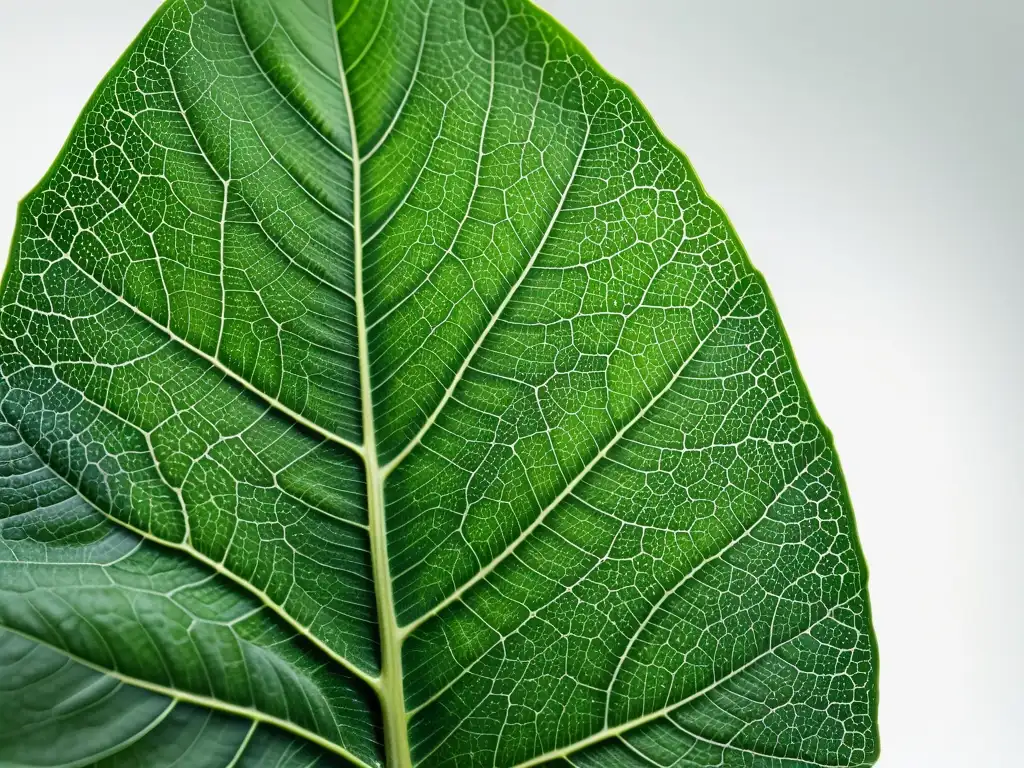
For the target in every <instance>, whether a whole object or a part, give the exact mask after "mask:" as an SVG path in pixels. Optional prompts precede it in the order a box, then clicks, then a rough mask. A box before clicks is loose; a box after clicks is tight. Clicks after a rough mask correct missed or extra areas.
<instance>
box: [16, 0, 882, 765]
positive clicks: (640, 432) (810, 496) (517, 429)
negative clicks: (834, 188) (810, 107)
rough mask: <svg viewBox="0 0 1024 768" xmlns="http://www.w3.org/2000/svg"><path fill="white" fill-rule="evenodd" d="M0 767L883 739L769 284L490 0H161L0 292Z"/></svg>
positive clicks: (852, 565)
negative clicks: (765, 283)
mask: <svg viewBox="0 0 1024 768" xmlns="http://www.w3.org/2000/svg"><path fill="white" fill-rule="evenodd" d="M0 372H2V381H0V667H2V669H3V671H2V674H0V762H3V763H4V764H16V765H33V766H45V765H58V764H59V765H75V766H85V765H90V766H111V767H114V766H116V767H117V768H120V767H121V766H136V765H138V766H154V767H156V768H159V767H160V766H171V765H189V766H198V767H199V768H206V767H207V766H209V768H230V767H232V766H279V767H280V768H299V766H313V765H318V766H319V765H323V766H352V765H356V766H364V767H365V766H377V765H381V766H384V765H386V766H389V768H408V767H409V766H412V765H417V766H431V767H433V766H438V767H441V766H445V767H448V766H460V767H462V766H480V767H481V768H483V767H484V766H486V767H488V768H525V767H526V766H542V765H543V766H550V767H551V768H556V767H557V768H566V767H567V766H578V767H579V768H591V767H594V768H596V767H597V766H602V767H603V766H613V767H621V768H636V767H639V766H648V765H654V766H661V767H663V768H669V767H670V766H672V767H673V768H705V767H708V768H709V767H710V766H726V767H728V768H738V767H739V766H743V767H744V768H797V767H798V766H808V765H813V766H867V765H870V764H872V763H873V762H874V760H875V758H876V755H877V737H876V734H875V706H876V698H877V693H876V679H875V678H876V672H875V669H876V661H875V649H874V640H873V635H872V630H871V625H870V611H869V606H868V600H867V592H866V570H865V567H864V564H863V559H862V557H861V555H860V551H859V545H858V543H857V538H856V533H855V531H854V524H853V517H852V512H851V509H850V505H849V500H848V496H847V493H846V490H845V486H844V482H843V479H842V475H841V472H840V469H839V466H838V463H837V459H836V455H835V451H834V448H833V445H832V441H831V437H830V435H829V434H828V432H827V430H826V429H825V428H824V426H823V425H822V423H821V420H820V419H819V417H818V416H817V414H816V412H815V411H814V409H813V406H812V404H811V402H810V399H809V397H808V395H807V392H806V389H805V387H804V385H803V383H802V381H801V379H800V376H799V373H798V371H797V370H796V368H795V363H794V360H793V355H792V352H791V350H790V349H789V345H788V342H787V340H786V338H785V334H784V332H783V331H782V329H781V326H780V324H779V321H778V317H777V314H776V312H775V309H774V306H773V304H772V301H771V299H770V296H769V294H768V292H767V289H766V287H765V285H764V282H763V280H762V278H761V276H760V275H759V274H758V273H757V272H756V271H755V270H754V269H753V268H752V267H751V265H750V263H749V261H748V259H747V257H746V255H745V254H744V252H743V250H742V248H741V246H740V244H739V242H738V240H737V238H736V236H735V234H734V233H733V231H732V229H731V227H730V225H729V223H728V221H727V220H726V219H725V217H724V215H723V214H722V212H721V211H720V210H719V208H718V207H717V206H716V205H715V204H714V203H713V202H712V201H710V200H709V199H708V197H707V195H706V193H705V192H704V190H703V189H702V187H701V186H700V183H699V182H698V180H697V179H696V177H695V176H694V173H693V171H692V170H691V168H690V166H689V165H688V163H687V161H686V160H685V158H684V157H683V156H682V155H681V154H680V153H679V152H678V151H677V150H676V149H675V148H673V147H672V146H671V145H670V144H669V143H668V142H667V141H666V140H665V139H664V138H663V137H662V136H661V135H660V134H659V133H658V131H657V130H656V129H655V128H654V126H653V124H652V122H651V119H650V118H649V116H648V115H647V114H646V112H645V111H644V110H643V108H642V107H641V106H640V105H639V103H638V101H637V99H636V98H635V97H634V96H633V95H632V93H631V92H630V91H629V90H628V89H627V88H625V87H624V86H623V85H622V84H620V83H618V82H617V81H615V80H613V79H612V78H610V77H609V76H608V75H607V74H606V73H604V71H603V70H601V69H600V67H599V66H598V65H596V64H595V63H594V62H593V60H592V59H591V58H590V56H589V54H588V53H587V52H586V51H585V49H583V47H582V46H581V45H580V44H579V43H578V42H577V41H575V40H574V39H573V38H572V37H571V36H570V35H569V34H568V33H566V32H565V31H564V30H563V29H562V28H561V27H559V26H558V25H557V24H556V23H555V22H554V21H552V20H551V19H550V18H548V17H547V16H546V15H545V14H543V13H542V12H541V11H539V10H537V9H536V8H534V7H533V6H531V5H529V4H528V3H525V2H521V0H336V2H333V3H332V2H329V0H205V2H204V1H203V0H169V2H167V3H166V4H165V5H164V6H163V7H162V8H161V10H160V11H159V12H158V14H157V15H156V16H155V17H154V19H153V20H152V21H151V22H150V24H149V25H148V26H147V27H146V29H145V30H144V31H143V32H142V33H141V35H140V37H139V38H138V39H137V40H136V42H135V43H134V44H133V45H132V47H131V48H130V49H129V50H128V52H127V53H126V54H125V55H124V56H123V57H122V59H121V61H120V62H119V63H118V64H117V65H116V66H115V67H114V69H113V70H112V72H111V73H110V75H109V76H108V77H107V79H106V80H105V81H104V83H103V84H102V85H101V86H100V88H99V89H98V90H97V92H96V94H95V95H94V96H93V98H92V100H91V101H90V103H89V105H88V106H87V107H86V109H85V111H84V112H83V114H82V116H81V118H80V120H79V122H78V124H77V126H76V128H75V130H74V132H73V134H72V136H71V137H70V139H69V140H68V143H67V145H66V147H65V149H64V150H63V152H62V153H61V155H60V157H59V158H58V160H57V162H56V163H55V165H54V166H53V168H52V169H51V170H50V172H49V173H48V174H47V176H46V178H45V179H44V180H43V182H42V183H41V184H40V185H39V186H38V187H37V188H36V189H35V190H34V191H33V192H32V193H30V195H29V196H28V197H27V198H26V199H25V201H24V203H23V204H22V207H21V210H20V215H19V221H18V231H17V234H16V236H15V241H14V245H13V249H12V253H11V259H10V262H9V265H8V268H7V272H6V275H5V277H4V282H3V289H2V298H0Z"/></svg>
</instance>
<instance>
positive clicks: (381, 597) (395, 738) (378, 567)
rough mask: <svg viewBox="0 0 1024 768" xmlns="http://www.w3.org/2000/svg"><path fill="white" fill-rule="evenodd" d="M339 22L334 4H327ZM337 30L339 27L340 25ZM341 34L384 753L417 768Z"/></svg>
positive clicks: (391, 764) (395, 766) (390, 760)
mask: <svg viewBox="0 0 1024 768" xmlns="http://www.w3.org/2000/svg"><path fill="white" fill-rule="evenodd" d="M327 4H328V7H329V12H330V13H331V18H332V20H333V19H334V7H333V3H331V2H330V0H328V3H327ZM335 28H337V23H335ZM338 35H340V30H338V32H337V34H335V36H334V46H335V51H336V53H337V62H338V77H339V79H340V81H341V90H342V94H343V96H344V99H345V110H346V113H347V114H346V116H347V119H348V125H349V139H350V143H351V155H352V242H353V268H354V272H355V305H356V335H357V339H358V347H359V394H360V396H359V400H360V404H361V407H362V417H363V423H362V426H363V450H362V458H363V465H364V467H365V470H366V511H367V518H368V523H369V533H370V561H371V564H372V568H373V583H374V590H375V592H376V598H377V627H378V631H379V634H380V678H379V682H378V685H377V686H376V693H377V697H378V698H379V700H380V707H381V717H382V720H383V724H384V751H385V760H386V761H387V766H388V768H412V754H411V751H410V749H409V729H408V717H407V715H406V711H405V691H404V686H403V680H402V634H401V632H400V630H399V627H398V619H397V617H396V614H395V599H394V592H393V589H392V586H391V565H390V563H389V561H388V541H387V524H386V521H385V519H384V475H383V473H382V472H381V467H380V463H379V459H378V456H377V438H376V432H375V429H374V424H373V387H372V383H371V381H370V353H369V344H368V339H367V330H366V306H365V301H364V300H363V295H364V294H363V229H362V212H361V197H362V190H361V188H360V173H361V169H360V163H361V159H360V156H359V137H358V134H357V132H356V120H355V112H354V110H353V109H352V98H351V95H350V94H349V89H348V78H347V77H346V75H345V65H344V62H343V59H342V54H341V41H340V39H339V38H338Z"/></svg>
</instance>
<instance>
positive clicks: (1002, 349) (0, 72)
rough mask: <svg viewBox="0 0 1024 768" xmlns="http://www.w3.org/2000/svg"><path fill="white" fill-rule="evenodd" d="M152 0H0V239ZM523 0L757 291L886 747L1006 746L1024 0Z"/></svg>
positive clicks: (1016, 706) (990, 752)
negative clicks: (829, 450)
mask: <svg viewBox="0 0 1024 768" xmlns="http://www.w3.org/2000/svg"><path fill="white" fill-rule="evenodd" d="M156 5H157V3H156V2H154V0H89V1H88V2H85V0H33V1H32V2H25V1H24V0H0V12H2V14H0V104H2V107H0V115H2V119H0V241H2V242H4V243H6V242H8V241H9V238H10V233H11V231H12V230H13V226H14V214H15V205H16V203H17V200H18V199H19V198H20V197H21V196H23V195H24V194H25V193H26V192H27V191H28V190H29V189H30V188H31V187H32V186H33V185H34V184H35V183H36V182H37V181H38V180H39V178H40V177H41V176H42V175H43V173H44V172H45V170H46V168H47V166H48V165H49V164H50V162H51V161H52V160H53V158H54V157H55V156H56V154H57V152H58V150H59V148H60V146H61V144H62V143H63V141H64V138H65V137H66V135H67V133H68V131H69V130H70V128H71V126H72V125H73V123H74V121H75V118H76V116H77V114H78V111H79V110H80V109H81V108H82V106H83V105H84V104H85V101H86V99H87V98H88V97H89V94H90V93H91V92H92V90H93V88H94V87H95V86H96V85H97V84H98V83H99V81H100V79H101V78H102V76H103V74H104V73H105V72H106V70H107V69H108V68H109V67H110V66H111V65H112V64H113V62H114V61H115V59H116V58H117V57H118V55H120V53H121V52H122V51H123V50H124V48H125V47H127V45H128V43H129V42H130V41H131V40H132V38H133V37H134V36H135V34H136V33H137V32H138V31H139V30H140V29H141V27H142V25H143V24H144V22H145V20H146V19H147V18H148V17H149V15H150V14H151V13H152V11H153V9H154V8H155V7H156ZM542 5H544V7H546V8H548V9H549V10H551V11H552V12H553V13H554V14H555V15H556V16H557V17H558V18H559V19H560V20H562V21H563V22H564V23H565V25H566V26H567V27H568V28H569V29H571V30H572V31H573V32H574V33H575V34H576V35H577V36H579V37H580V38H581V39H582V40H583V41H584V42H585V43H586V44H587V45H588V46H589V47H590V48H591V50H592V52H593V53H594V55H595V57H596V58H597V59H598V61H600V62H601V63H603V64H604V65H605V66H606V67H607V68H608V69H609V70H610V71H611V72H612V73H613V74H615V75H617V76H618V77H620V78H622V79H623V80H624V81H626V82H627V83H629V84H630V85H631V86H633V87H634V89H635V90H636V92H637V93H638V94H639V96H640V98H641V99H642V100H643V101H644V102H645V103H646V104H647V106H648V107H649V108H650V110H651V112H652V113H653V114H654V116H655V119H656V120H657V121H658V123H659V124H660V125H661V126H662V128H663V129H664V131H665V133H666V134H667V135H668V136H669V137H670V138H671V139H672V140H673V141H674V142H675V143H677V144H678V145H679V146H681V147H682V148H683V149H684V150H685V151H686V152H687V154H688V155H689V157H690V159H691V160H692V162H693V164H694V167H695V168H696V169H697V172H698V173H699V174H700V176H701V178H702V180H703V182H704V184H705V186H706V187H707V189H708V190H709V191H710V193H711V194H712V195H713V196H714V197H715V198H716V199H717V200H718V201H719V202H720V203H721V204H722V205H723V207H724V208H725V210H726V211H727V212H728V214H729V215H730V218H732V220H733V222H734V224H735V225H736V229H737V231H738V232H739V233H740V236H741V237H742V238H743V240H744V243H745V244H746V246H747V249H748V251H749V252H750V255H751V258H752V259H753V261H754V263H755V264H756V265H757V266H758V267H759V268H760V269H761V270H762V271H763V272H764V273H765V275H766V277H767V279H768V283H769V285H770V286H771V287H772V289H773V291H774V294H775V297H776V300H777V302H778V306H779V308H780V311H781V314H782V318H783V321H784V322H785V325H786V327H787V329H788V331H789V334H790V336H791V337H792V341H793V345H794V347H795V349H796V352H797V355H798V358H799V361H800V365H801V368H802V370H803V373H804V376H805V378H806V379H807V382H808V386H809V388H810V390H811V393H812V394H813V396H814V398H815V401H816V403H817V405H818V407H819V410H820V411H821V413H822V416H823V417H824V419H825V421H826V423H827V424H828V425H829V426H830V427H831V428H832V430H833V432H834V433H835V438H836V443H837V446H838V449H839V453H840V456H841V458H842V461H843V466H844V468H845V470H846V474H847V479H848V481H849V485H850V489H851V493H852V496H853V502H854V505H855V508H856V512H857V520H858V524H859V527H860V532H861V538H862V543H863V546H864V550H865V554H866V556H867V559H868V563H869V566H870V568H871V582H870V583H871V596H872V602H873V606H874V613H875V624H876V629H877V632H878V639H879V643H880V648H881V663H882V672H881V708H880V718H881V731H882V746H883V756H882V760H881V761H880V762H879V766H880V768H915V767H917V766H921V767H922V768H945V767H946V766H949V767H950V768H952V767H953V766H955V767H956V768H973V767H974V766H979V768H980V767H981V766H984V767H985V768H996V767H1000V768H1001V767H1002V766H1006V767H1007V768H1018V766H1021V765H1024V749H1022V750H1020V751H1019V752H1018V750H1017V749H1016V744H1017V743H1018V742H1019V741H1020V739H1021V737H1022V736H1024V692H1022V691H1024V658H1022V656H1024V654H1022V651H1024V640H1022V639H1021V633H1022V630H1024V588H1022V587H1024V565H1022V562H1024V561H1022V558H1021V535H1022V532H1024V525H1022V514H1024V505H1022V502H1021V498H1022V492H1024V433H1022V426H1024V418H1022V415H1024V405H1022V399H1021V394H1022V392H1024V388H1022V374H1024V366H1022V364H1021V357H1022V353H1024V343H1022V341H1021V335H1020V334H1021V328H1022V325H1021V321H1020V316H1019V314H1018V312H1017V311H1016V310H1018V309H1019V307H1020V305H1021V301H1022V296H1024V280H1022V278H1024V248H1022V243H1024V143H1022V141H1024V43H1021V39H1022V38H1024V3H1021V2H1020V0H1008V1H1007V2H996V1H995V0H957V1H956V2H954V1H952V0H862V1H861V2H857V3H835V2H833V3H822V2H820V0H773V2H770V3H766V2H763V0H713V1H711V0H704V1H703V2H697V1H696V0H630V2H628V3H623V2H621V0H543V2H542ZM2 250H3V252H4V253H5V251H6V249H5V248H4V249H2ZM2 258H3V255H2V254H0V259H2Z"/></svg>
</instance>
